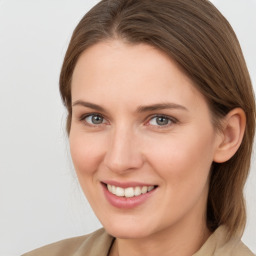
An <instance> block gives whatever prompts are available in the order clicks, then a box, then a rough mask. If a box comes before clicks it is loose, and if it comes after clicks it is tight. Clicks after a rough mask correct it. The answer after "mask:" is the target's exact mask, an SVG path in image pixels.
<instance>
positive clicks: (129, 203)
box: [101, 181, 157, 209]
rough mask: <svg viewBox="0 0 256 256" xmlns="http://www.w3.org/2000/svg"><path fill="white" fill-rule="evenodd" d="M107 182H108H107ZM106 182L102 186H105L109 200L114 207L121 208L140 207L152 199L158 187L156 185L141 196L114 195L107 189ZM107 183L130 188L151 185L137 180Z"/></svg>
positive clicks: (105, 193)
mask: <svg viewBox="0 0 256 256" xmlns="http://www.w3.org/2000/svg"><path fill="white" fill-rule="evenodd" d="M106 183H107V182H106ZM106 183H105V182H104V183H103V182H102V183H101V185H102V188H103V193H104V195H105V197H106V199H107V201H108V202H109V203H110V204H111V205H112V206H114V207H116V208H120V209H132V208H135V207H138V206H140V205H142V204H143V203H145V202H146V201H147V200H149V199H150V197H152V196H153V194H154V193H155V192H156V189H157V187H155V188H154V189H153V190H151V191H150V192H147V193H145V194H141V195H139V196H134V197H129V198H126V197H118V196H116V195H113V194H112V193H110V192H109V191H108V189H107V186H106ZM107 184H110V185H114V186H118V187H121V188H128V187H136V186H150V185H146V184H142V183H137V182H127V183H119V182H114V181H111V182H108V183H107Z"/></svg>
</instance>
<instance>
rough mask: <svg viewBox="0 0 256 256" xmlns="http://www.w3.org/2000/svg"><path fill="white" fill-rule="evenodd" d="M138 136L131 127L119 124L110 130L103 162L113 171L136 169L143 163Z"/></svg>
mask: <svg viewBox="0 0 256 256" xmlns="http://www.w3.org/2000/svg"><path fill="white" fill-rule="evenodd" d="M138 139H139V138H138V136H136V133H135V132H134V130H133V129H132V128H129V127H128V126H126V125H120V126H118V127H116V128H115V129H113V130H112V133H111V136H110V138H109V145H108V148H107V152H106V156H105V164H106V165H107V167H108V168H109V169H110V170H112V171H115V172H120V173H122V172H126V171H129V170H134V169H138V168H139V167H140V166H141V165H142V164H143V158H142V154H141V153H142V152H140V147H139V141H138Z"/></svg>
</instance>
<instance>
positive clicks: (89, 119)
mask: <svg viewBox="0 0 256 256" xmlns="http://www.w3.org/2000/svg"><path fill="white" fill-rule="evenodd" d="M81 120H84V121H85V122H86V123H88V124H91V125H99V124H104V123H106V120H105V119H104V118H103V117H102V116H101V115H98V114H90V115H87V116H85V117H83V118H81Z"/></svg>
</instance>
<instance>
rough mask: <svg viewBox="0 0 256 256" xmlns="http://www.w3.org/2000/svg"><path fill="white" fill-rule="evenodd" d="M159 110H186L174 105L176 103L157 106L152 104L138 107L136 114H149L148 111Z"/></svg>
mask: <svg viewBox="0 0 256 256" xmlns="http://www.w3.org/2000/svg"><path fill="white" fill-rule="evenodd" d="M161 109H180V110H186V111H188V109H187V108H186V107H184V106H182V105H179V104H176V103H159V104H153V105H148V106H139V107H138V109H137V112H139V113H142V112H150V111H156V110H161Z"/></svg>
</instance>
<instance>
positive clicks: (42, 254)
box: [22, 229, 114, 256]
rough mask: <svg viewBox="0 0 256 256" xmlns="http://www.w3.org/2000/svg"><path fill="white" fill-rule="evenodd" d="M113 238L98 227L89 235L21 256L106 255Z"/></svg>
mask: <svg viewBox="0 0 256 256" xmlns="http://www.w3.org/2000/svg"><path fill="white" fill-rule="evenodd" d="M113 239H114V238H113V237H111V236H110V235H108V234H107V233H106V231H105V230H104V229H99V230H97V231H95V232H93V233H91V234H89V235H85V236H79V237H74V238H69V239H65V240H62V241H59V242H56V243H53V244H50V245H46V246H43V247H41V248H39V249H36V250H33V251H31V252H29V253H26V254H24V255H22V256H64V255H65V256H71V255H76V256H80V255H81V256H82V255H83V256H89V255H90V256H98V255H102V256H104V255H107V253H108V250H109V248H110V246H111V244H112V242H113Z"/></svg>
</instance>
